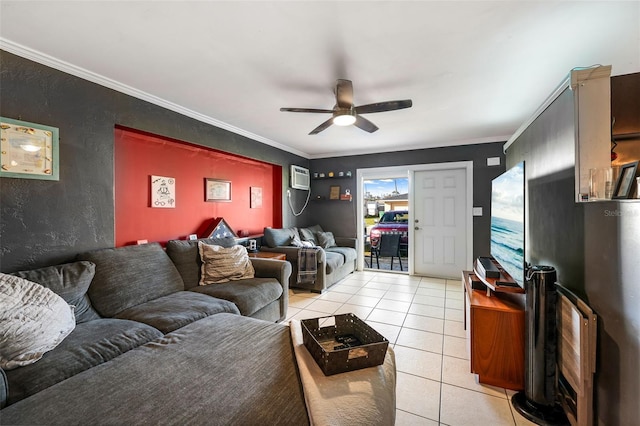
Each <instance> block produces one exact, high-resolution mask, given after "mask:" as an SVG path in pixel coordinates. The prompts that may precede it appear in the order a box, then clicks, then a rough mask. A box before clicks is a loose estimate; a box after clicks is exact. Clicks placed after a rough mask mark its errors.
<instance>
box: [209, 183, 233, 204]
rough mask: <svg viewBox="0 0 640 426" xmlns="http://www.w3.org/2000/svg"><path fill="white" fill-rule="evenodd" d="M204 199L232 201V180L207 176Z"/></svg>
mask: <svg viewBox="0 0 640 426" xmlns="http://www.w3.org/2000/svg"><path fill="white" fill-rule="evenodd" d="M204 200H205V201H211V202H219V201H222V202H225V201H231V181H228V180H220V179H211V178H205V179H204Z"/></svg>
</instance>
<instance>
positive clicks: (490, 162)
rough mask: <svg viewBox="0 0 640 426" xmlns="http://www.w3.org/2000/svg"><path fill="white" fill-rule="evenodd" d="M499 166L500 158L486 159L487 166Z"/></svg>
mask: <svg viewBox="0 0 640 426" xmlns="http://www.w3.org/2000/svg"><path fill="white" fill-rule="evenodd" d="M499 165H500V157H489V158H487V166H499Z"/></svg>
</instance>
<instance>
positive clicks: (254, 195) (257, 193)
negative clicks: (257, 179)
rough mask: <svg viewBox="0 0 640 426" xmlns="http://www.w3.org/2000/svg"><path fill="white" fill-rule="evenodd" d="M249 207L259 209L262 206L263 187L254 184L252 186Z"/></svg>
mask: <svg viewBox="0 0 640 426" xmlns="http://www.w3.org/2000/svg"><path fill="white" fill-rule="evenodd" d="M250 196H251V198H250V199H249V207H250V208H252V209H259V208H261V207H262V188H260V187H258V186H252V187H251V188H250Z"/></svg>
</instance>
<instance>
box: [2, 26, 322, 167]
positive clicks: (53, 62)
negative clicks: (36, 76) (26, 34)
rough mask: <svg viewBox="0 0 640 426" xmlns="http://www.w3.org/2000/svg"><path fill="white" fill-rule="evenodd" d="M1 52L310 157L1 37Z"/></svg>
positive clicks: (308, 156)
mask: <svg viewBox="0 0 640 426" xmlns="http://www.w3.org/2000/svg"><path fill="white" fill-rule="evenodd" d="M0 49H2V50H4V51H7V52H9V53H13V54H14V55H18V56H20V57H23V58H25V59H29V60H31V61H34V62H37V63H39V64H42V65H45V66H48V67H51V68H54V69H57V70H58V71H62V72H65V73H67V74H71V75H73V76H76V77H79V78H82V79H84V80H87V81H90V82H92V83H96V84H99V85H100V86H104V87H107V88H109V89H113V90H115V91H117V92H120V93H124V94H125V95H129V96H132V97H134V98H137V99H141V100H143V101H146V102H149V103H152V104H154V105H157V106H159V107H162V108H165V109H168V110H170V111H173V112H177V113H178V114H181V115H184V116H187V117H190V118H193V119H195V120H198V121H201V122H203V123H206V124H210V125H212V126H215V127H219V128H221V129H224V130H227V131H229V132H232V133H235V134H237V135H240V136H244V137H246V138H249V139H252V140H254V141H256V142H261V143H264V144H265V145H269V146H272V147H274V148H278V149H281V150H283V151H286V152H289V153H291V154H295V155H298V156H300V157H304V158H307V159H308V158H310V154H308V153H306V152H302V151H298V150H296V149H293V148H291V147H289V146H286V145H283V144H281V143H279V142H276V141H273V140H271V139H268V138H265V137H263V136H260V135H256V134H255V133H251V132H249V131H246V130H243V129H240V128H238V127H235V126H233V125H231V124H229V123H225V122H223V121H220V120H216V119H215V118H213V117H209V116H208V115H205V114H201V113H199V112H197V111H193V110H191V109H189V108H185V107H183V106H181V105H178V104H175V103H173V102H169V101H167V100H165V99H162V98H159V97H157V96H154V95H152V94H150V93H147V92H143V91H142V90H138V89H136V88H134V87H131V86H128V85H126V84H123V83H120V82H119V81H116V80H112V79H110V78H107V77H105V76H102V75H100V74H97V73H94V72H92V71H89V70H87V69H84V68H81V67H78V66H76V65H73V64H71V63H69V62H65V61H63V60H61V59H58V58H55V57H53V56H50V55H47V54H45V53H42V52H40V51H37V50H34V49H31V48H29V47H26V46H23V45H21V44H18V43H15V42H13V41H11V40H7V39H6V38H3V37H0Z"/></svg>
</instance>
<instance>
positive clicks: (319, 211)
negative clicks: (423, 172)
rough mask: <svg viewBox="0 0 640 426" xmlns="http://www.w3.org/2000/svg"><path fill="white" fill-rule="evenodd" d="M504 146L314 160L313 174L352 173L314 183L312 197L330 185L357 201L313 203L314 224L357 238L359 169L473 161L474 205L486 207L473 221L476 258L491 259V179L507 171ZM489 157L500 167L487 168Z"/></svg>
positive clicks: (422, 150)
mask: <svg viewBox="0 0 640 426" xmlns="http://www.w3.org/2000/svg"><path fill="white" fill-rule="evenodd" d="M503 145H504V143H502V142H496V143H486V144H478V145H462V146H452V147H442V148H430V149H417V150H411V151H400V152H387V153H384V154H366V155H354V156H347V157H334V158H322V159H314V160H311V169H312V170H311V172H312V173H313V172H325V173H326V172H327V171H334V172H337V171H347V170H351V171H352V173H353V177H352V178H351V179H347V178H345V179H326V180H314V181H312V192H313V195H312V197H315V196H316V195H324V196H328V194H329V186H330V185H340V186H341V190H342V192H344V189H345V188H349V189H351V194H352V195H353V199H354V201H353V202H351V203H349V202H344V201H340V202H336V201H312V202H311V209H312V212H311V216H310V218H309V219H310V220H311V222H317V223H319V224H320V225H321V226H322V227H323V228H325V227H326V229H328V230H331V231H332V232H334V233H335V234H336V235H339V236H350V237H355V236H356V233H357V222H356V199H357V198H356V197H357V194H358V188H357V185H356V170H357V169H366V168H375V167H390V166H408V165H413V164H435V163H447V162H455V161H473V205H474V206H475V207H482V208H483V213H484V214H483V216H479V217H474V218H473V256H474V258H475V257H477V256H488V255H489V252H490V241H489V238H490V235H489V233H490V230H491V218H490V213H491V180H492V179H493V178H495V177H496V176H498V175H500V174H501V173H503V172H504V171H505V166H504V163H505V162H504V154H503V152H502V147H503ZM488 157H500V159H501V161H500V165H499V166H491V167H488V166H487V158H488Z"/></svg>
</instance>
